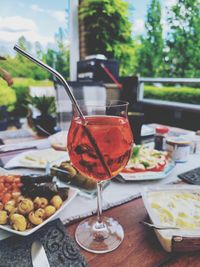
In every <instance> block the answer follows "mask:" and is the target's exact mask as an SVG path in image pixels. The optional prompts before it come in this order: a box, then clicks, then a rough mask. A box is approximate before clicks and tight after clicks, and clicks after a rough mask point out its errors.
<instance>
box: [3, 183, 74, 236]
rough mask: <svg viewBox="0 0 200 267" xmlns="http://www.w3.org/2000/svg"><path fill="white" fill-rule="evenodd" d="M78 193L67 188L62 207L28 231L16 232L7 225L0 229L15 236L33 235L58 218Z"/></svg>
mask: <svg viewBox="0 0 200 267" xmlns="http://www.w3.org/2000/svg"><path fill="white" fill-rule="evenodd" d="M78 192H79V190H78V189H76V188H71V187H70V188H69V194H68V198H67V199H66V200H65V201H64V202H63V204H62V206H61V207H60V208H59V209H58V210H57V211H56V212H55V213H54V214H53V215H52V216H51V217H49V218H48V219H46V220H45V221H44V222H43V223H41V224H39V225H37V226H35V227H34V228H32V229H28V230H25V231H23V232H20V231H16V230H14V229H12V228H11V226H9V225H0V229H2V230H5V231H8V232H10V233H12V234H17V235H21V236H27V235H30V234H32V233H34V232H35V231H37V230H38V229H40V228H41V227H42V226H44V225H45V224H46V223H48V222H50V221H51V220H53V219H56V218H59V214H60V213H61V212H62V211H63V210H64V209H65V207H66V206H67V205H68V204H69V203H70V202H71V201H72V200H73V199H74V198H75V196H76V195H77V193H78Z"/></svg>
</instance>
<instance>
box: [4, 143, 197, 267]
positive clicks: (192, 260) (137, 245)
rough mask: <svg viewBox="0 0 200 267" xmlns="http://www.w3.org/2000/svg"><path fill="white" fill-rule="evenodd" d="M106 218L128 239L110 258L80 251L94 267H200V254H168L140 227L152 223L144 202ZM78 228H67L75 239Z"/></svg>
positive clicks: (7, 156) (133, 203) (116, 209)
mask: <svg viewBox="0 0 200 267" xmlns="http://www.w3.org/2000/svg"><path fill="white" fill-rule="evenodd" d="M15 142H16V140H15ZM18 153H19V152H18ZM14 155H16V153H14V152H12V153H4V154H0V158H1V160H3V162H4V163H6V162H7V161H8V160H9V159H10V158H12V157H13V156H14ZM103 214H104V215H105V216H107V217H113V218H115V219H116V220H118V221H119V223H120V224H121V225H122V226H123V229H124V232H125V237H124V240H123V242H122V244H121V245H120V246H119V247H118V248H117V249H116V250H115V251H112V252H110V253H106V254H93V253H89V252H86V251H84V250H82V249H81V248H80V250H81V253H82V254H83V255H84V256H85V258H86V260H87V262H88V265H89V266H90V267H100V266H101V267H102V266H103V267H137V266H138V267H149V266H157V267H159V266H174V267H175V266H180V267H183V266H187V267H188V266H200V254H199V252H190V253H189V252H188V253H167V252H165V251H164V250H163V248H162V247H161V245H160V243H159V242H158V240H157V238H156V236H155V234H154V231H153V230H150V229H148V228H146V227H145V226H143V225H141V224H140V221H142V220H146V219H148V216H147V212H146V210H145V207H144V204H143V201H142V199H141V198H137V199H134V200H132V201H130V202H128V203H125V204H122V205H120V206H117V207H114V208H111V209H109V210H107V211H104V212H103ZM77 225H78V222H74V223H70V224H69V225H66V228H67V231H68V233H70V235H71V236H74V232H75V229H76V227H77Z"/></svg>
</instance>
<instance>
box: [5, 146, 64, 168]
mask: <svg viewBox="0 0 200 267" xmlns="http://www.w3.org/2000/svg"><path fill="white" fill-rule="evenodd" d="M60 158H64V159H65V160H68V159H69V155H68V153H67V152H65V151H56V150H54V149H52V148H49V149H43V150H29V151H26V152H22V153H20V154H18V155H17V156H15V157H13V158H12V159H11V160H9V161H8V162H7V163H6V165H5V169H12V168H18V167H21V168H31V169H45V168H46V165H47V163H50V162H52V161H55V160H58V159H60Z"/></svg>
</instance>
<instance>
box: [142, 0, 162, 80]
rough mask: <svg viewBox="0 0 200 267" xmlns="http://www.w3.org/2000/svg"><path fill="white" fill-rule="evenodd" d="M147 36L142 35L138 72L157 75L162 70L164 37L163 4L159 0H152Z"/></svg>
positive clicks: (148, 15) (143, 74)
mask: <svg viewBox="0 0 200 267" xmlns="http://www.w3.org/2000/svg"><path fill="white" fill-rule="evenodd" d="M145 28H146V36H144V37H141V48H140V49H139V55H138V72H139V73H140V74H141V75H142V76H149V77H155V76H159V75H160V74H161V72H162V66H163V37H162V26H161V6H160V2H159V0H152V2H151V4H150V6H149V8H148V13H147V21H146V23H145Z"/></svg>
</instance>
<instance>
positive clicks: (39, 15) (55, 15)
mask: <svg viewBox="0 0 200 267" xmlns="http://www.w3.org/2000/svg"><path fill="white" fill-rule="evenodd" d="M126 1H127V2H129V3H130V4H131V5H132V6H133V9H132V14H131V21H132V22H133V28H132V29H133V34H134V35H137V34H142V33H144V30H145V27H144V21H145V17H146V14H147V7H148V5H149V3H150V0H126ZM175 1H176V0H161V3H162V5H163V8H164V6H165V5H172V4H173V3H174V2H175ZM0 6H1V9H0V55H1V54H2V53H5V52H7V51H8V52H11V51H12V47H13V45H14V44H15V43H16V42H17V40H18V38H19V37H20V36H22V35H23V36H25V38H26V39H27V40H28V41H30V42H32V43H34V42H36V41H39V42H40V43H41V44H42V46H43V47H44V48H45V47H47V46H51V45H52V46H53V44H55V39H54V36H55V33H56V32H57V31H58V28H59V27H62V28H63V29H67V28H68V21H67V19H66V16H67V13H66V9H69V0H57V1H55V0H51V1H50V0H0ZM163 23H164V22H163ZM68 38H69V36H68ZM67 41H69V40H67V37H66V42H67Z"/></svg>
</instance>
